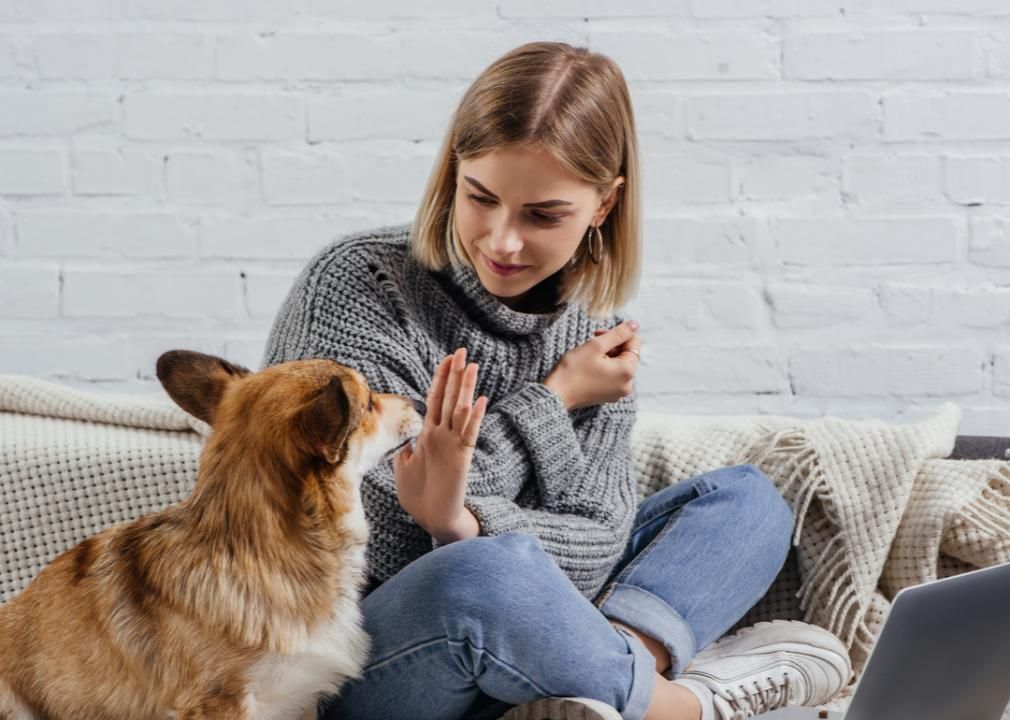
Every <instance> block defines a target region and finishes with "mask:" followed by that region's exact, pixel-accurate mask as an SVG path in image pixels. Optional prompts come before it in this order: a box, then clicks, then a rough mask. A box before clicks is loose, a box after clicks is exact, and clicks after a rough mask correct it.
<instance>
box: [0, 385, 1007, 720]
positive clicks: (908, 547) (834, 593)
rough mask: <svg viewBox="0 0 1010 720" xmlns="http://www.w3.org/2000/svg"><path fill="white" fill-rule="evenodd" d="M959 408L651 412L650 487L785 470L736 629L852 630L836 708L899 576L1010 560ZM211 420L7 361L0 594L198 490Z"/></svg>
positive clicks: (990, 486)
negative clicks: (773, 544) (795, 414)
mask: <svg viewBox="0 0 1010 720" xmlns="http://www.w3.org/2000/svg"><path fill="white" fill-rule="evenodd" d="M960 419H961V412H960V409H959V408H958V407H957V406H956V405H954V404H953V403H949V402H947V403H943V404H941V405H940V406H938V407H937V408H936V409H935V410H934V412H933V414H932V415H931V416H930V417H928V418H926V419H924V420H921V421H919V422H915V423H910V424H900V425H899V424H894V425H892V424H887V423H884V422H882V421H879V420H865V421H852V420H842V419H838V418H833V417H826V418H818V419H815V420H807V419H799V418H792V417H785V416H768V415H758V416H742V415H741V416H690V415H673V414H668V413H648V412H640V413H639V418H638V421H637V423H636V426H635V431H634V433H633V438H632V443H633V451H634V462H635V468H636V472H637V475H638V478H639V494H640V495H641V496H642V497H645V496H647V495H648V494H650V493H652V492H655V491H656V490H658V489H660V488H662V487H665V486H666V485H669V484H671V483H675V482H677V481H679V480H682V479H685V478H688V477H691V476H693V475H697V474H699V473H703V472H707V471H709V470H713V469H716V468H719V467H725V466H728V465H734V464H737V463H753V464H755V465H756V466H758V467H759V468H761V469H762V470H763V471H764V472H765V473H766V474H767V475H768V476H769V477H770V478H771V479H772V480H773V481H774V482H775V483H776V485H777V486H778V487H779V489H780V490H781V491H782V494H783V496H784V497H785V498H786V500H787V501H788V502H789V503H790V505H791V506H792V507H793V512H794V516H795V535H794V550H793V552H792V553H790V557H789V560H788V561H787V563H786V566H785V567H784V568H783V570H782V572H781V573H780V575H779V577H778V579H777V580H776V581H775V583H774V584H773V586H772V587H771V589H770V590H769V591H768V593H767V595H766V596H765V597H764V598H763V599H762V600H761V601H760V602H758V603H757V604H756V605H755V606H754V608H752V609H751V610H750V612H748V614H747V615H746V616H745V617H744V618H742V619H741V621H740V622H739V623H738V624H737V626H736V627H743V626H746V625H749V624H752V623H754V622H757V621H759V620H766V619H772V618H789V619H801V620H805V621H806V622H810V623H814V624H817V625H820V626H822V627H825V628H828V629H829V630H831V631H832V632H834V633H835V634H836V635H838V636H839V637H840V638H842V639H843V640H844V641H845V642H846V644H847V645H848V647H849V648H850V654H851V656H852V661H853V666H854V668H855V671H856V672H855V673H854V681H853V683H852V684H851V685H850V686H849V687H848V688H846V689H845V690H844V691H843V692H842V693H841V694H840V695H839V696H838V697H836V699H835V700H834V701H833V702H832V703H831V705H829V706H828V707H830V708H833V709H842V708H844V707H846V706H847V703H848V699H849V698H850V697H851V692H852V690H853V687H854V684H855V682H856V681H857V680H858V677H859V674H860V672H861V670H862V668H863V666H864V665H865V661H866V658H867V656H868V653H869V651H870V648H871V647H872V644H873V642H874V640H875V638H876V637H877V634H878V633H879V631H880V626H881V622H882V619H883V616H884V613H885V612H886V610H887V608H888V607H889V603H890V600H891V599H892V598H893V597H894V594H895V593H896V592H897V591H898V590H899V589H901V588H902V587H906V586H908V585H914V584H917V583H920V582H925V581H927V580H932V579H936V578H937V577H944V576H947V575H951V574H956V573H959V572H964V571H966V570H970V569H974V568H976V567H984V566H987V565H991V564H995V563H999V562H1008V561H1010V462H1008V461H1002V460H990V461H960V460H945V459H943V458H945V457H947V456H948V455H949V454H950V452H951V450H952V449H953V446H954V440H955V438H956V436H957V428H958V424H959V422H960ZM207 431H208V428H207V426H206V425H205V424H204V423H202V422H200V421H198V420H196V419H194V418H192V417H191V416H189V415H188V414H187V413H185V412H183V411H182V410H181V409H179V408H178V407H176V406H175V405H174V404H172V402H171V401H170V400H169V399H168V398H167V396H165V395H164V394H163V393H158V394H152V395H145V396H137V395H129V396H108V395H99V394H94V393H87V392H83V391H79V390H74V389H71V388H68V387H64V386H61V385H58V384H55V383H50V382H46V381H42V380H38V379H35V378H30V377H25V376H12V375H0V601H3V600H6V599H9V598H10V597H13V595H14V594H15V593H17V592H18V591H19V590H21V589H22V588H23V587H24V586H25V585H27V583H28V582H29V581H30V580H31V578H32V577H34V575H35V574H36V573H37V572H38V571H39V570H40V569H41V568H42V567H43V566H44V564H45V563H47V562H48V561H49V560H51V559H52V558H53V557H55V556H56V555H57V554H58V553H59V552H61V551H63V550H64V549H66V548H68V547H71V546H72V545H73V544H75V543H76V542H79V541H80V540H82V539H84V538H85V537H87V536H88V535H90V534H92V533H94V532H97V531H98V530H100V529H101V528H103V527H107V526H108V525H111V524H113V523H115V522H119V521H122V520H126V519H131V518H134V517H138V516H139V515H141V514H143V513H144V512H148V511H150V510H154V509H158V508H161V507H164V506H165V505H168V504H170V503H173V502H177V501H178V500H180V499H182V498H183V497H185V496H186V495H187V494H188V493H189V491H190V489H191V488H192V483H193V481H194V479H195V476H196V468H197V459H198V456H199V452H200V448H201V446H202V442H203V436H204V435H206V433H207ZM1005 717H1010V713H1008V715H1007V716H1005Z"/></svg>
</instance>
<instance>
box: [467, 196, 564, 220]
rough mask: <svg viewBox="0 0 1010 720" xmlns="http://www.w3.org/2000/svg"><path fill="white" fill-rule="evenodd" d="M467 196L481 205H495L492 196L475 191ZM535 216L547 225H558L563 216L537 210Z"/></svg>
mask: <svg viewBox="0 0 1010 720" xmlns="http://www.w3.org/2000/svg"><path fill="white" fill-rule="evenodd" d="M467 197H468V198H470V199H471V200H473V201H474V202H477V203H480V204H481V205H494V200H491V199H490V198H486V197H481V196H480V195H474V194H473V193H470V194H468V195H467ZM533 217H535V218H536V219H537V220H538V221H539V222H542V223H544V224H546V225H557V224H558V223H559V222H561V219H562V217H563V216H562V215H545V214H544V213H537V212H535V213H533Z"/></svg>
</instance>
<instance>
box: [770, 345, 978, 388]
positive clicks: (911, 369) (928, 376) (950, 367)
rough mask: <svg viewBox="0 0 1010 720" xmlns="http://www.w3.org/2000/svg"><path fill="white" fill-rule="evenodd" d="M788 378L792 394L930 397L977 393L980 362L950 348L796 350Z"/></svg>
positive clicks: (969, 352) (974, 353)
mask: <svg viewBox="0 0 1010 720" xmlns="http://www.w3.org/2000/svg"><path fill="white" fill-rule="evenodd" d="M789 374H790V377H791V378H792V385H793V392H794V393H795V394H796V395H810V396H818V397H828V396H838V397H858V396H888V395H896V396H923V397H925V396H929V397H933V396H944V395H956V394H965V393H975V392H978V391H979V390H980V389H981V383H982V361H981V355H980V353H979V351H978V350H977V349H975V348H960V347H950V346H944V347H929V346H923V347H873V348H851V347H836V348H827V349H816V350H806V349H799V350H796V351H795V352H794V353H793V355H792V357H791V358H790V362H789Z"/></svg>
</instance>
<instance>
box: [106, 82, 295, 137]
mask: <svg viewBox="0 0 1010 720" xmlns="http://www.w3.org/2000/svg"><path fill="white" fill-rule="evenodd" d="M303 104H304V100H303V99H302V98H301V97H299V96H296V95H294V94H290V93H270V94H264V93H260V94H242V93H234V92H228V93H224V92H218V93H214V94H192V93H169V92H135V93H134V92H127V94H126V96H125V98H124V99H123V108H124V117H125V127H126V135H127V137H129V138H131V139H136V140H190V139H194V138H201V139H204V140H222V141H228V140H243V141H251V140H261V141H268V140H301V139H303V138H304V137H305V120H304V115H305V110H304V107H303Z"/></svg>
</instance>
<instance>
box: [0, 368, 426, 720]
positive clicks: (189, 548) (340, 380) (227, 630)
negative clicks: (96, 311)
mask: <svg viewBox="0 0 1010 720" xmlns="http://www.w3.org/2000/svg"><path fill="white" fill-rule="evenodd" d="M163 361H164V362H163ZM257 376H258V377H252V376H250V373H249V372H248V371H247V370H244V369H241V368H237V367H235V366H231V365H229V364H227V363H225V362H224V361H222V360H220V359H219V358H212V357H210V356H204V355H200V354H198V353H185V352H180V353H166V355H165V356H163V358H162V360H159V378H160V379H162V382H163V383H164V384H165V386H166V389H167V390H169V393H170V394H171V395H172V397H173V398H174V399H175V400H176V402H178V403H179V404H180V405H181V406H183V407H184V409H187V410H189V411H190V412H192V413H193V414H194V415H196V416H197V417H200V418H201V419H203V420H205V421H207V422H208V423H210V424H211V425H212V427H213V428H214V432H213V433H212V435H211V437H210V438H209V439H208V441H207V444H206V446H205V447H204V451H203V454H202V455H201V462H200V474H199V477H198V478H197V482H196V486H195V488H194V491H193V493H192V494H191V495H190V497H188V498H187V499H186V500H184V501H183V502H181V503H178V504H177V505H173V506H171V507H169V508H166V509H165V510H162V511H161V512H157V513H151V514H149V515H145V516H143V517H141V518H138V519H137V520H134V521H131V522H127V523H122V524H120V525H117V526H114V527H111V528H107V529H106V530H104V531H102V532H101V533H99V534H97V535H94V536H92V537H90V538H88V539H86V540H84V541H83V542H81V543H79V544H78V545H77V546H75V547H73V548H71V549H70V550H67V551H66V552H64V553H63V554H61V555H60V556H58V557H57V558H56V559H54V560H53V561H52V562H51V563H50V564H49V565H47V566H46V567H45V568H44V569H43V570H42V571H41V572H40V573H39V574H38V576H37V577H36V578H35V579H34V580H33V581H32V582H31V583H30V584H29V585H28V587H27V588H25V590H24V591H23V592H22V593H21V594H20V595H19V596H17V597H15V598H14V599H13V600H11V601H9V602H8V603H7V604H5V605H3V606H0V720H167V719H168V718H174V717H179V718H186V720H197V719H198V718H199V719H209V718H218V719H220V720H225V719H227V720H252V719H253V718H256V719H257V720H267V719H270V720H289V719H292V718H297V717H301V716H302V713H304V712H309V713H312V712H313V711H314V709H315V705H316V703H317V700H318V696H319V695H320V694H322V693H331V692H336V691H337V690H338V689H339V688H340V686H341V685H342V684H343V682H344V681H346V680H347V679H348V678H350V677H354V676H356V675H357V674H358V673H359V672H360V670H361V668H362V667H363V665H364V662H365V659H366V657H367V652H368V638H367V635H366V634H365V633H364V630H363V629H362V627H361V616H360V612H359V608H358V604H357V603H358V591H359V589H360V585H361V584H362V583H363V581H364V547H365V543H366V541H367V524H366V522H365V517H364V512H363V510H362V508H361V504H360V497H359V484H360V479H361V473H362V472H363V471H364V469H366V468H367V467H369V466H370V465H371V464H374V463H375V462H376V461H377V460H378V459H379V458H380V457H381V455H382V454H383V453H384V452H387V451H391V450H392V449H394V448H396V447H398V446H399V445H400V444H402V442H404V441H406V439H408V438H409V437H410V435H411V434H416V432H418V431H419V430H420V425H421V422H422V419H421V417H420V415H419V414H418V411H417V409H416V407H415V405H414V404H413V403H412V401H410V400H408V399H406V398H401V397H397V396H391V395H383V396H375V400H376V402H375V408H374V409H373V408H372V403H371V400H370V399H371V397H372V393H371V391H370V390H369V388H368V386H367V383H365V381H364V378H363V376H361V375H360V373H357V372H356V371H353V370H351V369H349V368H344V367H342V366H337V365H336V363H332V362H330V361H323V360H311V361H299V362H298V363H297V364H291V365H290V366H287V367H285V366H277V367H276V368H272V369H269V370H265V371H263V372H262V373H259V374H257ZM380 408H381V409H380ZM313 717H314V714H313Z"/></svg>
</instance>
